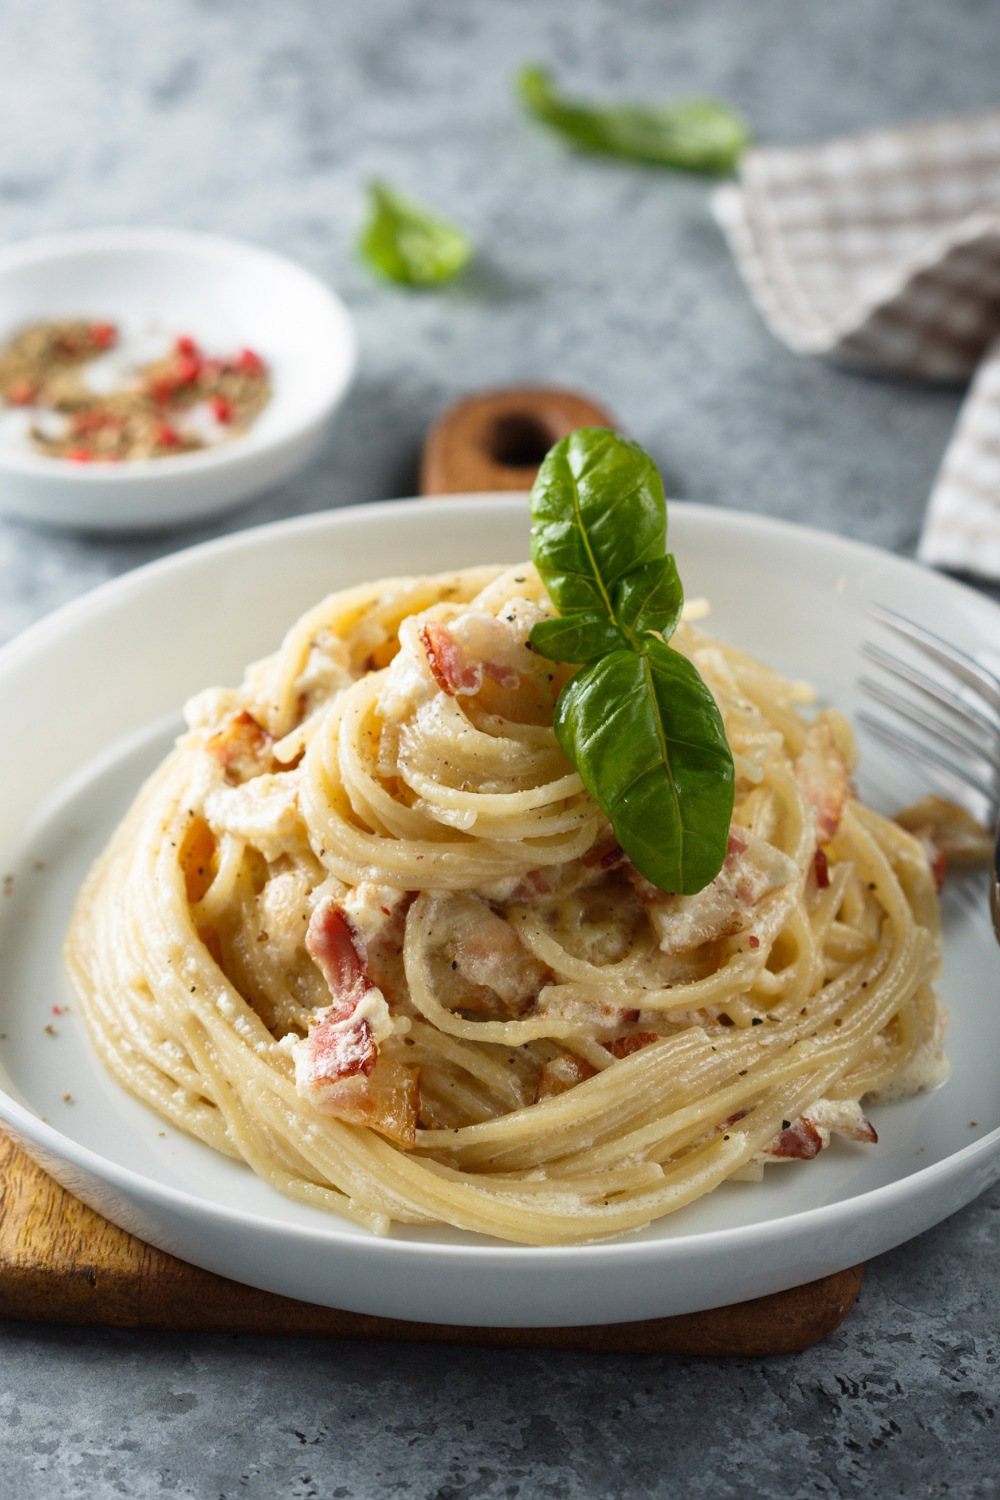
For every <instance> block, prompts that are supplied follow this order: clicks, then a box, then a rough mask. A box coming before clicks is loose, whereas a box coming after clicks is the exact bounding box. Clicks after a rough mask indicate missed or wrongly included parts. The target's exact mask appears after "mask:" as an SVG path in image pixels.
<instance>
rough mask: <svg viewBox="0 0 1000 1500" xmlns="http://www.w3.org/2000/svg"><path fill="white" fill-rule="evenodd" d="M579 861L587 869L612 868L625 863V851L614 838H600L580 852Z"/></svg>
mask: <svg viewBox="0 0 1000 1500" xmlns="http://www.w3.org/2000/svg"><path fill="white" fill-rule="evenodd" d="M580 863H581V864H582V865H584V866H585V867H586V868H587V869H588V870H614V869H617V867H618V866H619V865H621V864H624V863H625V851H624V849H623V848H622V846H621V844H619V842H618V840H617V839H616V838H614V837H612V838H607V839H601V840H600V841H599V842H598V843H596V844H592V845H591V847H590V848H589V849H588V850H587V852H586V854H581V856H580Z"/></svg>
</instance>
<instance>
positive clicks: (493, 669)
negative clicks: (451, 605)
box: [420, 620, 521, 698]
mask: <svg viewBox="0 0 1000 1500" xmlns="http://www.w3.org/2000/svg"><path fill="white" fill-rule="evenodd" d="M420 639H421V641H422V642H423V646H424V650H425V651H426V653H427V663H428V665H429V667H430V669H431V671H432V672H433V674H434V680H435V682H436V683H437V685H438V687H439V688H440V689H441V691H442V692H443V693H447V694H448V695H449V697H451V698H457V697H459V696H463V695H470V696H471V695H472V694H474V693H478V692H479V691H480V689H481V688H482V685H483V677H484V676H486V677H489V678H490V680H491V681H492V682H495V683H496V684H497V685H498V686H499V687H502V688H516V687H517V685H518V683H519V682H520V680H521V678H520V674H519V673H518V672H517V671H516V670H515V668H513V667H508V666H505V665H504V663H503V662H497V661H491V660H489V659H485V660H480V659H479V658H478V657H475V656H471V655H469V653H468V652H467V651H465V650H463V648H462V646H461V644H460V643H459V642H458V641H456V639H455V637H454V636H453V635H452V633H451V631H450V630H449V629H448V627H447V625H441V624H440V623H438V622H437V621H435V620H431V621H429V622H428V623H427V624H426V625H424V626H423V627H422V629H421V631H420Z"/></svg>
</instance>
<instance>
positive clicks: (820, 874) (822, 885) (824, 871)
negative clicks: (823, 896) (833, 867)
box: [813, 849, 830, 891]
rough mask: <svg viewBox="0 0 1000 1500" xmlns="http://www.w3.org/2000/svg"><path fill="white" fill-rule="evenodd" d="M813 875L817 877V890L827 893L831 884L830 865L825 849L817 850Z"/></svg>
mask: <svg viewBox="0 0 1000 1500" xmlns="http://www.w3.org/2000/svg"><path fill="white" fill-rule="evenodd" d="M813 874H814V875H815V877H816V889H817V890H819V891H825V890H826V888H827V886H828V885H829V884H830V865H829V862H828V861H827V857H826V852H825V850H823V849H817V850H816V853H815V854H814V855H813Z"/></svg>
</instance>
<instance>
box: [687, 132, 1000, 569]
mask: <svg viewBox="0 0 1000 1500" xmlns="http://www.w3.org/2000/svg"><path fill="white" fill-rule="evenodd" d="M715 212H716V217H717V218H718V220H719V223H720V224H721V226H722V228H723V230H724V231H725V233H726V236H727V238H728V240H729V243H730V246H731V247H732V251H733V254H734V255H735V257H736V261H737V264H738V266H739V268H740V271H741V273H742V275H743V277H744V280H745V281H746V283H747V286H748V288H749V290H750V293H751V295H752V297H753V299H754V301H755V302H756V304H757V307H758V308H759V310H760V312H761V314H762V315H763V317H764V319H765V320H766V322H767V323H768V324H769V325H770V327H771V328H772V329H773V331H774V332H775V333H776V334H777V335H778V337H779V338H780V339H782V340H784V342H785V343H786V344H788V345H789V346H790V347H791V348H792V349H796V350H798V351H799V352H800V353H803V354H829V355H835V356H836V357H837V358H841V359H844V360H848V361H851V362H853V363H856V364H862V365H865V366H868V367H869V368H873V367H874V368H878V369H881V370H890V371H894V372H898V373H900V374H904V375H908V376H918V377H921V378H924V379H928V380H963V381H964V380H968V378H969V377H970V376H971V375H973V373H974V372H977V373H976V374H975V379H974V380H973V383H972V386H971V389H970V392H969V396H968V399H967V400H966V403H965V406H964V408H963V411H962V415H961V419H960V421H959V424H958V427H957V429H956V431H955V435H954V437H953V439H952V441H951V444H950V445H949V447H948V450H947V452H946V454H945V458H944V462H943V464H942V466H941V471H940V473H939V475H938V478H937V481H936V484H935V487H934V491H933V494H932V496H931V501H930V506H929V508H928V512H927V517H926V520H925V522H924V529H923V534H922V536H921V540H920V556H921V557H922V558H923V560H924V561H925V562H930V563H936V564H939V565H941V566H944V567H949V568H955V569H958V570H963V571H969V572H975V573H980V574H983V575H985V576H987V577H992V578H1000V111H991V112H989V113H986V114H978V115H970V116H967V117H965V118H962V119H955V120H943V121H940V122H935V123H931V124H926V125H916V126H911V127H908V128H905V129H901V130H879V131H873V132H870V133H869V134H866V135H860V136H854V137H851V138H848V139H844V140H835V141H830V142H828V143H827V144H825V145H821V146H815V147H806V148H803V149H799V150H779V149H766V150H756V151H751V152H749V153H748V154H747V156H746V157H745V158H744V161H743V166H742V171H741V176H740V181H739V183H738V184H732V185H729V186H726V187H723V188H720V189H719V190H718V191H717V193H716V195H715Z"/></svg>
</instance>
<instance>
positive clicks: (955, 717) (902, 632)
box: [858, 604, 1000, 942]
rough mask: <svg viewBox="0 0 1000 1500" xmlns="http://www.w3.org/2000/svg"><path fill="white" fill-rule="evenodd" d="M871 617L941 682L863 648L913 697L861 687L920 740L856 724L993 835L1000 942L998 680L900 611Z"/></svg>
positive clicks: (877, 725) (881, 726) (867, 684)
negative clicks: (920, 770)
mask: <svg viewBox="0 0 1000 1500" xmlns="http://www.w3.org/2000/svg"><path fill="white" fill-rule="evenodd" d="M869 613H870V614H871V615H872V617H873V618H874V619H876V620H878V621H879V622H880V623H881V624H883V625H887V626H888V627H889V628H890V629H891V630H893V631H895V632H896V634H897V635H899V636H901V637H902V638H903V639H904V640H906V641H907V642H908V643H909V644H910V646H911V647H913V648H915V651H916V652H917V653H918V654H919V656H920V657H921V658H923V659H926V660H929V661H930V662H932V663H933V664H934V666H935V668H936V669H937V672H938V675H936V676H929V675H928V674H927V673H926V672H923V671H921V670H920V668H918V667H916V666H914V665H912V664H911V663H910V662H909V661H905V660H903V659H902V658H901V657H898V656H893V655H892V654H891V653H890V652H888V651H884V650H883V649H882V647H881V646H877V645H874V644H873V643H872V642H870V641H865V642H863V644H862V646H861V650H862V652H863V654H864V655H865V656H866V657H867V658H868V660H869V661H871V662H873V663H875V664H876V665H877V666H878V667H879V668H880V669H881V670H882V671H883V672H884V673H885V674H886V675H887V676H888V677H889V678H891V679H893V680H894V681H895V682H896V683H903V684H905V685H906V687H907V688H908V689H909V690H910V691H909V694H908V695H907V694H903V693H900V692H898V691H897V690H896V688H895V687H887V686H886V685H885V683H884V682H882V681H879V680H876V679H875V678H872V677H867V676H866V677H861V678H860V679H859V682H858V685H859V687H861V688H862V689H863V690H864V692H866V693H867V694H868V696H869V697H870V698H873V699H874V700H875V701H876V702H878V703H880V704H881V705H882V707H883V708H887V709H889V710H890V711H891V712H892V714H893V715H894V716H895V717H896V718H897V719H901V720H903V721H904V722H905V723H906V724H907V725H908V726H910V727H912V728H914V729H916V730H918V731H919V735H913V734H909V733H906V732H905V731H904V730H903V729H901V728H899V727H897V725H896V724H895V723H891V724H890V723H887V722H886V721H885V720H884V719H879V718H875V717H874V716H873V715H871V714H868V713H865V712H861V713H860V714H858V719H859V721H860V722H861V723H862V724H864V725H865V727H866V728H867V729H868V730H869V731H870V732H871V733H872V734H875V735H877V736H878V737H879V738H880V739H882V740H884V741H885V743H886V744H888V745H891V746H892V747H893V749H895V750H898V751H899V752H901V753H902V754H903V755H906V756H908V757H909V758H910V759H911V760H913V761H916V762H917V763H919V764H920V765H921V766H922V767H923V768H924V769H925V770H928V771H929V772H930V774H931V777H932V779H933V783H934V785H935V787H936V788H943V789H944V790H945V791H946V792H948V793H949V794H950V795H951V797H952V799H953V800H954V801H955V802H958V803H959V804H960V805H961V806H963V807H964V808H965V809H966V811H967V812H970V813H972V815H973V817H975V818H976V819H977V820H979V821H981V822H983V823H984V824H985V825H986V826H993V827H994V831H995V837H994V847H993V861H992V868H991V871H990V911H991V914H992V917H993V928H994V931H995V932H996V935H997V940H998V942H1000V677H998V676H997V675H996V673H994V672H991V671H990V670H989V668H988V667H985V666H983V664H982V662H979V661H976V660H975V659H974V658H973V657H971V656H969V655H968V654H967V653H966V652H964V651H960V650H959V649H958V648H957V647H956V646H952V645H951V644H950V642H948V641H945V640H942V639H941V637H940V636H937V635H935V634H934V633H933V632H932V631H930V630H926V629H925V628H924V627H923V626H922V625H918V624H916V622H915V621H913V620H908V619H907V618H906V616H905V615H900V614H897V613H896V611H895V610H892V609H887V608H886V607H885V606H884V605H881V604H873V605H872V606H871V608H870V610H869Z"/></svg>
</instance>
